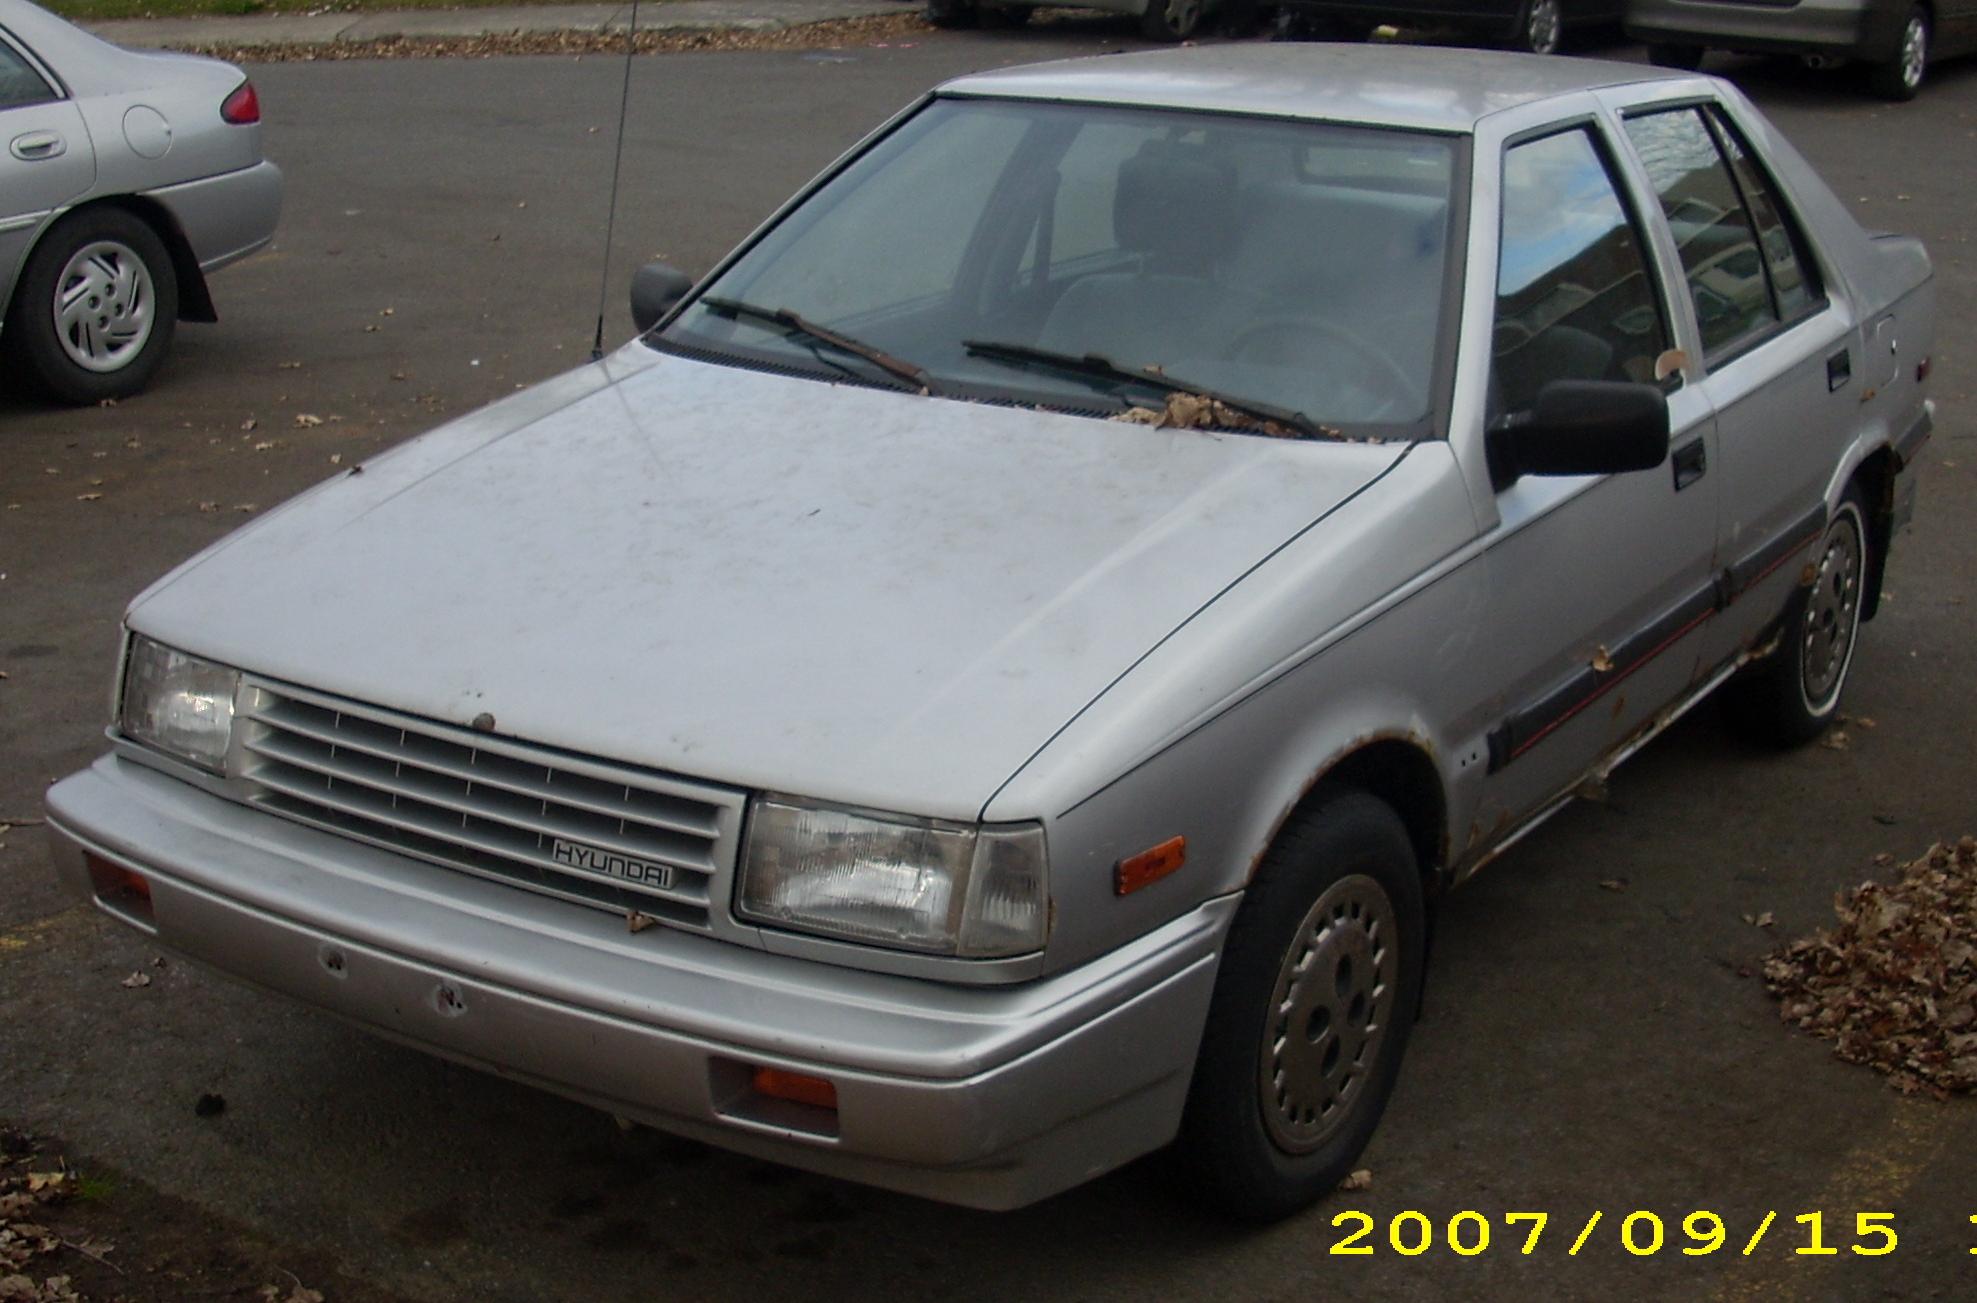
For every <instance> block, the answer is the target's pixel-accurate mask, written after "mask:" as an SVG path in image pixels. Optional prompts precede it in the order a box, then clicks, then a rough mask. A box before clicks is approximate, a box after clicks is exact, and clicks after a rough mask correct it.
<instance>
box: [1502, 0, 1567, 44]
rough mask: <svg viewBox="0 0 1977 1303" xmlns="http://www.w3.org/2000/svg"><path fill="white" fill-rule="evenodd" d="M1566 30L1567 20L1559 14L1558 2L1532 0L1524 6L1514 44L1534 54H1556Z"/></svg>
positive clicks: (1552, 0) (1554, 0)
mask: <svg viewBox="0 0 1977 1303" xmlns="http://www.w3.org/2000/svg"><path fill="white" fill-rule="evenodd" d="M1564 30H1565V20H1564V18H1563V17H1562V16H1561V15H1560V13H1559V9H1558V0H1530V3H1529V4H1527V5H1525V6H1524V16H1523V18H1522V20H1521V21H1520V22H1519V23H1518V25H1517V36H1516V39H1515V40H1514V41H1513V42H1512V44H1514V45H1515V46H1516V47H1517V48H1518V49H1520V50H1529V51H1530V52H1531V53H1532V54H1556V53H1558V42H1559V39H1560V37H1561V35H1562V34H1563V33H1564Z"/></svg>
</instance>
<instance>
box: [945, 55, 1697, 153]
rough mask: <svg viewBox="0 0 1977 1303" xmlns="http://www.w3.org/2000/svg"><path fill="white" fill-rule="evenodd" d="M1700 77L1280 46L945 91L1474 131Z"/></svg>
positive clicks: (1079, 69) (1550, 60)
mask: <svg viewBox="0 0 1977 1303" xmlns="http://www.w3.org/2000/svg"><path fill="white" fill-rule="evenodd" d="M1693 75H1694V74H1692V73H1681V72H1672V71H1665V70H1662V69H1659V68H1653V67H1649V66H1647V65H1646V64H1638V63H1616V62H1612V61H1609V60H1604V59H1561V58H1558V57H1556V56H1552V55H1536V54H1509V53H1505V52H1501V51H1493V50H1468V49H1452V48H1447V47H1439V46H1420V45H1387V44H1370V45H1322V44H1306V43H1275V42H1273V43H1270V44H1243V45H1218V46H1190V47H1186V48H1183V49H1177V50H1157V51H1148V52H1145V53H1140V54H1114V55H1097V56H1092V57H1087V58H1081V59H1061V60H1057V61H1055V62H1051V63H1033V64H1028V65H1025V66H1022V67H1017V68H1004V69H999V70H997V71H994V72H981V73H973V74H971V75H969V76H966V77H959V78H956V79H955V80H953V81H950V82H947V83H945V84H944V85H942V86H941V87H939V89H938V90H937V91H936V93H937V94H940V95H950V96H981V97H994V98H1010V99H1033V100H1061V101H1069V102H1074V103H1081V104H1132V105H1146V106H1149V107H1160V108H1183V109H1201V110H1207V111H1211V112H1220V113H1251V114H1260V115H1265V116H1271V117H1291V118H1314V119H1324V120H1328V121H1336V122H1358V123H1367V124H1370V125H1375V126H1389V127H1411V128H1414V129H1417V130H1426V131H1453V132H1468V131H1471V130H1473V129H1474V127H1475V125H1476V123H1477V121H1478V120H1479V119H1481V118H1485V117H1488V116H1489V115H1490V114H1492V113H1499V112H1502V111H1503V110H1505V109H1512V108H1516V107H1518V106H1519V105H1523V104H1529V103H1532V102H1533V101H1536V100H1543V99H1550V98H1552V97H1554V96H1561V95H1569V94H1572V93H1574V92H1576V91H1587V90H1595V89H1599V88H1602V87H1608V86H1625V85H1629V84H1632V83H1637V82H1644V81H1658V80H1671V79H1677V78H1681V77H1692V76H1693Z"/></svg>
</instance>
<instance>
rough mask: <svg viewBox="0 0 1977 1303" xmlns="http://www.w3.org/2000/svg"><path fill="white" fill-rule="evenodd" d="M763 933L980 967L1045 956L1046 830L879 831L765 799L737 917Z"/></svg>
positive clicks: (856, 818)
mask: <svg viewBox="0 0 1977 1303" xmlns="http://www.w3.org/2000/svg"><path fill="white" fill-rule="evenodd" d="M738 909H739V912H740V913H741V914H742V916H743V917H745V918H749V919H753V920H755V921H757V922H761V923H770V924H774V925H777V926H781V927H789V928H796V929H799V930H802V931H808V932H820V933H826V934H829V935H831V936H837V937H845V938H848V939H850V940H853V941H866V942H872V943H876V944H878V945H886V946H896V947H898V948H900V949H905V950H922V951H928V952H931V953H935V954H944V955H960V956H962V957H965V958H971V959H984V958H990V957H994V956H999V955H1019V954H1023V953H1025V952H1027V951H1032V950H1038V949H1041V948H1042V946H1043V942H1044V935H1045V932H1046V931H1047V929H1048V923H1049V918H1050V897H1049V891H1048V884H1047V881H1046V875H1045V871H1044V847H1043V829H1042V828H1041V827H1040V826H1038V825H1036V824H1009V825H1003V826H986V827H977V826H975V825H973V824H952V823H935V822H930V821H911V820H905V819H878V818H872V817H869V816H866V815H862V814H852V813H850V812H848V811H844V810H833V809H829V808H827V807H822V806H811V805H798V804H795V803H794V802H790V801H783V800H770V799H767V798H763V799H758V800H757V801H756V802H755V804H754V808H753V809H752V810H751V811H750V813H749V822H748V847H747V849H746V851H745V852H744V858H743V863H742V872H741V893H740V901H739V905H738Z"/></svg>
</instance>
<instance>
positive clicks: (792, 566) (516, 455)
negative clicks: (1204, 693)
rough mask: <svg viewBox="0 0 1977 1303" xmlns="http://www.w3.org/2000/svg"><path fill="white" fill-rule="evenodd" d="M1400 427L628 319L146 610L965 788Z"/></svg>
mask: <svg viewBox="0 0 1977 1303" xmlns="http://www.w3.org/2000/svg"><path fill="white" fill-rule="evenodd" d="M613 376H616V377H618V378H616V379H615V380H614V379H613V378H612V377H613ZM1397 454H1398V449H1396V448H1393V447H1374V446H1365V445H1352V444H1313V443H1293V442H1287V441H1281V440H1274V439H1266V438H1259V437H1251V436H1241V435H1215V434H1204V433H1200V432H1187V431H1175V430H1153V429H1149V428H1147V427H1144V426H1137V425H1127V424H1123V423H1117V422H1108V421H1100V420H1093V419H1090V418H1084V417H1075V416H1066V415H1056V414H1048V413H1039V412H1034V411H1028V410H1021V409H1010V408H1002V407H993V406H986V405H982V404H976V403H966V402H959V401H952V400H945V399H936V398H921V397H917V396H913V395H906V394H899V393H892V392H886V391H881V390H872V389H863V388H858V387H855V386H848V385H832V384H827V383H823V382H818V381H810V380H803V379H795V378H788V377H781V376H773V375H762V374H758V373H754V372H750V371H744V370H738V369H733V368H728V367H720V366H714V365H709V364H705V363H700V362H693V361H687V360H684V359H679V358H673V357H658V356H655V355H653V354H651V353H649V352H648V351H647V350H645V349H644V347H643V346H642V345H633V346H632V349H630V350H626V351H625V352H623V353H620V354H619V355H618V356H617V357H615V358H613V359H610V360H609V361H608V362H607V363H606V364H604V365H602V366H591V367H586V368H583V369H582V370H580V371H577V372H573V373H571V374H570V375H568V376H565V377H563V378H562V379H560V380H557V381H553V382H551V383H550V384H548V385H545V386H542V387H540V388H538V389H537V390H534V391H531V392H529V393H525V394H522V395H518V396H516V397H515V398H513V399H510V400H507V401H506V402H504V403H501V404H497V405H496V406H495V407H492V408H489V409H485V410H484V411H482V412H479V413H476V414H474V415H473V416H470V417H468V418H465V419H464V420H463V421H460V422H456V423H455V424H453V425H451V426H448V427H444V428H442V429H441V430H439V431H436V432H434V433H433V434H430V435H427V436H425V437H424V438H422V439H418V440H414V441H412V442H411V443H408V444H406V445H403V446H402V447H401V448H400V449H398V450H396V451H395V452H393V453H391V454H387V455H385V456H384V457H382V458H379V459H375V460H374V461H373V462H371V463H370V464H368V465H367V466H365V467H364V468H362V471H361V473H358V474H347V475H343V476H340V477H338V478H337V479H335V480H332V481H330V482H328V483H326V484H324V485H322V486H319V487H318V488H317V489H315V490H313V491H312V492H310V493H308V494H305V495H303V496H302V497H300V498H298V499H295V500H293V501H292V502H291V503H290V504H289V505H287V506H286V507H284V508H282V509H281V510H279V511H277V512H274V513H271V514H270V515H269V516H268V517H266V518H265V519H263V520H261V521H259V522H257V523H255V524H253V525H251V526H249V527H247V528H246V529H244V530H242V531H239V532H238V533H236V534H235V535H232V536H230V537H229V538H228V539H225V540H222V541H221V542H220V543H219V544H217V545H216V546H215V547H214V548H212V549H211V550H210V551H209V552H207V553H206V554H205V555H204V556H203V557H201V558H198V559H197V560H195V561H194V562H192V563H190V564H189V565H187V566H186V567H184V568H183V569H181V570H180V571H179V572H177V573H176V574H175V575H173V576H170V577H168V578H167V579H166V580H165V581H163V582H161V583H160V584H159V585H158V586H156V587H154V588H153V589H152V590H151V591H150V592H149V593H147V594H146V595H145V596H144V597H143V598H141V599H140V600H139V602H138V603H137V604H136V605H135V606H134V607H133V609H132V612H131V615H130V622H131V625H132V627H133V628H135V629H137V630H139V631H141V632H143V633H146V634H148V635H150V636H152V637H155V638H158V639H160V640H162V641H165V642H167V643H170V644H173V645H175V646H179V647H182V648H184V649H186V650H188V651H191V652H194V653H197V654H200V655H204V656H208V657H211V658H213V659H216V660H220V661H223V662H226V663H229V664H233V665H237V666H240V667H241V668H243V669H247V670H250V671H252V672H254V673H257V674H261V675H264V676H267V677H270V678H274V679H279V680H284V681H288V682H292V683H297V684H301V685H305V686H308V687H313V688H317V689H320V690H323V691H327V692H332V693H337V694H340V695H343V696H347V697H351V698H354V699H357V700H360V701H365V702H371V703H374V704H378V705H384V706H390V707H394V708H396V709H399V710H404V711H409V712H412V713H414V714H418V715H423V716H427V717H430V718H433V719H438V720H444V721H447V722H450V723H454V724H465V723H467V722H468V721H470V720H471V719H473V718H474V717H475V716H476V715H478V714H480V713H482V712H484V711H485V712H489V713H491V714H492V715H493V716H494V717H495V720H496V725H495V729H496V731H497V732H498V733H500V734H502V735H504V736H509V737H515V738H521V739H526V740H530V741H535V742H541V743H547V744H552V745H555V746H559V747H564V748H567V749H570V750H574V751H578V752H583V753H588V754H593V755H599V756H604V757H609V758H612V759H616V760H620V761H626V762H631V763H635V764H641V765H646V766H651V767H653V768H657V769H663V770H668V771H671V772H674V773H679V774H685V775H691V776H695V777H699V778H704V779H710V780H714V781H717V782H726V783H732V784H735V785H738V786H742V787H747V788H755V789H769V790H777V791H784V792H791V793H797V794H801V795H806V796H812V797H818V798H823V799H828V800H834V801H841V802H846V803H850V804H857V805H864V806H869V807H874V808H880V809H891V810H902V811H910V812H912V813H916V814H922V815H928V816H936V817H945V818H960V819H967V818H973V817H975V816H976V815H977V813H978V812H979V811H980V810H981V808H982V807H983V805H984V804H985V802H986V801H987V800H988V798H989V797H990V796H991V795H992V794H993V793H994V791H995V790H996V788H997V787H999V786H1000V785H1001V784H1002V783H1003V782H1004V781H1005V780H1007V779H1008V778H1009V777H1010V775H1012V774H1013V773H1015V772H1016V771H1017V770H1018V769H1020V768H1021V767H1022V766H1023V764H1024V763H1025V762H1026V761H1027V760H1028V759H1029V758H1030V757H1031V756H1032V755H1033V754H1035V753H1036V751H1037V750H1038V749H1039V748H1040V747H1042V746H1043V745H1044V744H1045V743H1046V742H1047V741H1049V739H1050V738H1051V737H1052V735H1053V734H1054V733H1055V732H1056V731H1057V730H1059V729H1060V728H1062V726H1063V725H1064V724H1065V723H1066V722H1067V721H1068V720H1070V719H1071V718H1072V717H1073V716H1074V715H1076V713H1077V712H1078V711H1079V710H1081V709H1082V708H1083V707H1085V706H1086V705H1087V704H1088V703H1090V702H1091V701H1092V700H1093V699H1094V698H1096V697H1097V696H1098V695H1099V694H1100V693H1102V692H1104V691H1106V689H1107V688H1108V686H1109V685H1111V684H1113V683H1114V682H1115V681H1116V680H1117V679H1118V678H1119V677H1120V676H1121V675H1123V674H1124V673H1125V672H1126V671H1127V670H1128V669H1130V668H1131V667H1132V666H1133V664H1134V663H1135V661H1136V660H1137V659H1139V658H1140V657H1142V656H1143V655H1144V654H1145V653H1146V652H1147V651H1148V650H1149V649H1150V648H1152V647H1153V646H1154V645H1155V644H1156V643H1158V642H1159V641H1160V639H1161V638H1162V637H1164V636H1165V635H1166V634H1168V633H1169V632H1171V631H1172V630H1173V629H1174V628H1175V627H1176V626H1178V625H1180V624H1181V623H1182V622H1184V621H1186V620H1188V619H1189V618H1190V617H1191V616H1192V615H1194V614H1195V613H1196V612H1197V611H1199V610H1200V609H1201V608H1202V607H1203V606H1204V605H1206V604H1207V603H1209V602H1211V601H1212V600H1213V599H1214V598H1215V596H1216V595H1217V594H1218V593H1220V592H1221V591H1223V590H1224V589H1225V588H1226V587H1227V586H1228V585H1230V584H1231V583H1233V582H1234V581H1236V580H1237V579H1238V578H1240V577H1241V576H1242V575H1243V574H1244V573H1245V571H1247V570H1248V569H1249V568H1250V567H1252V566H1254V565H1255V564H1257V563H1258V562H1259V561H1261V560H1262V559H1263V558H1264V557H1265V556H1267V555H1268V554H1269V553H1270V552H1271V551H1273V550H1274V549H1276V548H1277V547H1279V546H1280V545H1282V544H1283V542H1284V541H1285V540H1286V539H1288V538H1290V537H1291V536H1292V535H1293V534H1295V533H1297V532H1298V531H1299V530H1301V529H1303V528H1304V527H1305V526H1307V525H1308V524H1310V523H1311V522H1312V521H1313V520H1315V519H1317V518H1318V517H1320V516H1322V515H1323V514H1324V513H1325V512H1326V511H1327V510H1328V509H1330V508H1331V507H1332V506H1334V505H1335V504H1336V503H1337V502H1339V501H1340V500H1341V499H1343V498H1344V497H1346V496H1348V495H1349V494H1351V493H1352V492H1353V491H1354V490H1355V489H1357V488H1359V487H1360V486H1361V485H1363V484H1365V483H1366V482H1367V481H1368V480H1370V479H1371V478H1373V477H1374V476H1375V475H1377V474H1378V473H1379V471H1380V470H1381V469H1383V468H1384V467H1385V466H1386V465H1387V464H1388V463H1390V462H1391V461H1392V460H1393V459H1394V457H1395V456H1396V455H1397ZM1039 813H1042V812H1039Z"/></svg>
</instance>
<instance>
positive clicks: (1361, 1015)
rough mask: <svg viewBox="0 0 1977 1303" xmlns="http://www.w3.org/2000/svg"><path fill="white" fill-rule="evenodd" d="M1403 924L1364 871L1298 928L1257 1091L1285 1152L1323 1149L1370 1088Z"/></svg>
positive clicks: (1337, 886) (1341, 884)
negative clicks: (1399, 933)
mask: <svg viewBox="0 0 1977 1303" xmlns="http://www.w3.org/2000/svg"><path fill="white" fill-rule="evenodd" d="M1398 931H1399V928H1398V924H1397V923H1396V922H1395V919H1394V909H1393V902H1392V901H1391V900H1389V899H1388V898H1387V893H1386V891H1385V889H1384V888H1382V887H1381V886H1380V884H1379V883H1377V882H1375V881H1374V880H1373V879H1371V878H1369V877H1366V876H1365V875H1363V874H1352V875H1350V876H1347V877H1344V878H1341V879H1339V880H1338V881H1337V882H1335V883H1333V884H1332V885H1331V886H1330V887H1327V888H1326V889H1325V892H1324V894H1323V895H1321V896H1319V897H1318V901H1317V903H1316V904H1314V905H1313V906H1312V907H1311V911H1310V912H1309V913H1307V914H1306V915H1305V916H1304V921H1303V922H1301V923H1299V924H1298V929H1297V934H1296V936H1295V937H1294V939H1293V940H1292V941H1291V945H1290V949H1289V950H1288V951H1287V952H1286V953H1285V955H1284V963H1283V967H1282V969H1281V970H1280V971H1279V972H1278V974H1277V985H1276V989H1275V990H1274V991H1273V992H1272V994H1271V997H1270V1009H1269V1014H1268V1022H1267V1023H1266V1025H1265V1027H1264V1036H1263V1055H1262V1062H1261V1064H1260V1073H1259V1081H1258V1086H1259V1087H1260V1089H1261V1092H1262V1097H1263V1098H1262V1104H1263V1124H1264V1126H1265V1127H1266V1128H1267V1129H1268V1130H1269V1133H1270V1139H1271V1140H1272V1141H1274V1142H1275V1143H1276V1145H1277V1147H1278V1148H1279V1149H1282V1150H1283V1151H1285V1152H1286V1153H1291V1154H1303V1153H1309V1152H1310V1151H1311V1150H1313V1149H1316V1148H1317V1147H1318V1146H1320V1145H1322V1144H1324V1143H1325V1141H1327V1140H1328V1139H1330V1138H1331V1136H1332V1134H1333V1133H1334V1132H1335V1131H1337V1130H1338V1128H1339V1127H1340V1126H1341V1125H1342V1124H1343V1123H1344V1121H1345V1119H1346V1118H1347V1117H1348V1116H1349V1115H1350V1114H1351V1112H1352V1106H1353V1104H1354V1102H1355V1101H1356V1100H1357V1099H1358V1098H1359V1096H1360V1095H1361V1094H1363V1093H1364V1092H1365V1089H1366V1084H1367V1080H1368V1078H1369V1077H1370V1076H1371V1074H1372V1071H1373V1065H1374V1064H1375V1063H1376V1062H1377V1061H1378V1059H1379V1052H1380V1044H1381V1042H1382V1041H1384V1040H1385V1039H1386V1035H1387V1027H1388V1024H1389V1023H1390V1022H1391V1021H1392V1018H1393V1012H1394V1009H1393V1006H1394V998H1395V991H1396V990H1397V989H1398V985H1399V984H1398V980H1397V976H1398V975H1397V973H1396V971H1395V970H1396V968H1397V966H1398V964H1399V954H1400V952H1399V948H1398V942H1399V936H1398Z"/></svg>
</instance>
